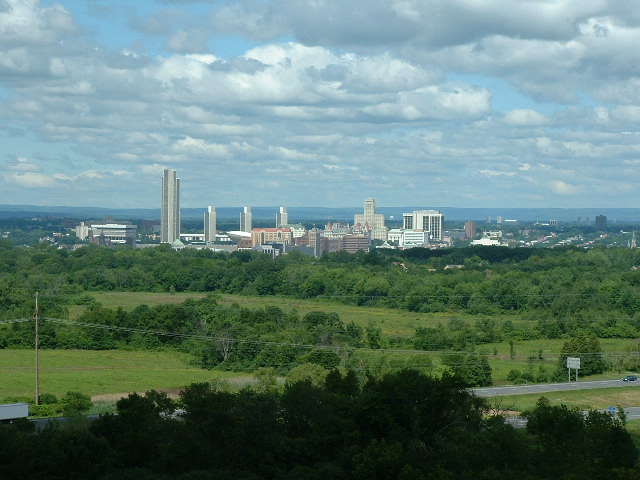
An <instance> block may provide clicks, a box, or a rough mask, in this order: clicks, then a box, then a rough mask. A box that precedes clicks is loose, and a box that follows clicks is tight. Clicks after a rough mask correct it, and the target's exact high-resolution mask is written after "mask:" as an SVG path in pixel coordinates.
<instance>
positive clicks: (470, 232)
mask: <svg viewBox="0 0 640 480" xmlns="http://www.w3.org/2000/svg"><path fill="white" fill-rule="evenodd" d="M464 234H465V236H466V237H467V238H469V239H471V238H474V237H475V236H476V222H475V221H474V220H469V221H468V222H466V223H465V224H464Z"/></svg>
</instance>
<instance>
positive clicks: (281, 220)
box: [276, 207, 289, 228]
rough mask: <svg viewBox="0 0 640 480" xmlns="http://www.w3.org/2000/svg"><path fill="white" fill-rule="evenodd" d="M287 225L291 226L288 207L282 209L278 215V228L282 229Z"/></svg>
mask: <svg viewBox="0 0 640 480" xmlns="http://www.w3.org/2000/svg"><path fill="white" fill-rule="evenodd" d="M285 225H289V212H287V207H280V210H279V211H278V213H277V214H276V228H282V227H284V226H285Z"/></svg>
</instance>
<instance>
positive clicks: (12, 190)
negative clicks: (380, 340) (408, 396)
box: [0, 0, 640, 209]
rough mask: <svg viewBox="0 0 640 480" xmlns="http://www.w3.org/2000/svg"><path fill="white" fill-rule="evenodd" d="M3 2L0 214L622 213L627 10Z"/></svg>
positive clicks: (634, 121)
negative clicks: (225, 210) (163, 201)
mask: <svg viewBox="0 0 640 480" xmlns="http://www.w3.org/2000/svg"><path fill="white" fill-rule="evenodd" d="M2 4H3V5H2V7H1V8H0V204H10V205H24V204H33V205H43V206H54V205H70V206H95V207H107V206H115V207H120V208H124V207H130V206H137V207H140V208H153V207H155V206H156V205H157V200H156V199H157V193H154V191H156V189H153V188H151V185H155V184H156V179H157V178H158V176H160V175H161V174H162V172H163V170H165V169H168V168H176V169H178V170H179V171H180V176H181V180H182V182H183V186H184V189H183V190H184V193H183V196H182V198H181V205H182V206H183V207H186V208H190V207H191V208H193V207H200V206H202V205H205V206H206V205H208V204H209V203H215V205H216V207H219V208H222V207H225V206H233V205H270V204H276V205H277V204H280V205H288V206H300V207H313V206H327V207H340V206H345V205H353V206H355V205H360V204H361V202H362V199H363V198H366V197H368V196H375V197H376V198H377V199H378V200H379V202H380V203H381V204H384V205H387V206H405V205H429V206H451V207H456V208H463V207H468V206H474V207H485V208H499V207H501V206H508V207H521V208H524V207H527V208H549V207H559V208H580V207H589V208H599V209H606V208H623V207H633V208H635V207H638V206H640V189H638V188H637V187H636V186H637V185H638V183H639V182H640V169H639V168H638V166H640V155H639V152H640V147H639V145H640V90H639V89H638V85H640V73H638V69H637V67H636V66H637V65H638V64H640V53H639V52H638V51H637V49H636V48H634V47H633V45H634V44H636V43H638V40H640V15H638V14H637V12H636V11H635V9H634V5H633V4H632V3H628V2H627V3H624V2H617V3H616V2H600V1H596V0H585V1H583V2H569V1H567V0H549V1H545V2H531V1H528V0H509V1H507V0H490V1H487V2H479V3H478V2H468V1H465V0H452V1H450V2H440V1H436V0H425V1H417V0H408V1H407V0H389V1H385V2H372V3H369V4H366V5H363V4H362V3H361V2H355V1H353V0H345V1H342V2H312V1H311V0H296V1H290V0H265V1H263V2H254V1H252V0H238V1H237V2H231V3H229V2H216V1H202V2H184V1H179V0H140V1H137V2H133V3H132V2H128V1H125V0H113V1H111V2H98V3H96V2H83V1H79V0H4V1H3V2H2ZM212 191H213V192H215V195H212V194H211V192H212Z"/></svg>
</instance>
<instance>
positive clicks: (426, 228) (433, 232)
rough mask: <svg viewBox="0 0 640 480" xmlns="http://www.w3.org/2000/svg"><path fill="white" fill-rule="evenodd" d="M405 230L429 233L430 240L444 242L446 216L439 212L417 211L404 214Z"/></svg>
mask: <svg viewBox="0 0 640 480" xmlns="http://www.w3.org/2000/svg"><path fill="white" fill-rule="evenodd" d="M402 219H403V222H402V223H403V228H404V229H405V230H415V231H416V232H428V233H429V240H431V241H434V240H435V241H438V242H442V241H443V239H444V215H443V214H442V213H440V212H439V211H438V210H415V211H413V212H412V213H403V214H402Z"/></svg>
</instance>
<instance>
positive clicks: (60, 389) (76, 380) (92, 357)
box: [0, 349, 247, 400]
mask: <svg viewBox="0 0 640 480" xmlns="http://www.w3.org/2000/svg"><path fill="white" fill-rule="evenodd" d="M189 359H190V357H189V356H188V355H184V354H181V353H177V352H158V351H125V350H102V351H87V350H41V351H40V393H53V394H54V395H56V396H58V397H62V396H63V395H64V394H65V393H67V392H69V391H79V392H82V393H84V394H86V395H90V396H92V397H95V396H98V395H106V394H114V393H130V392H145V391H147V390H151V389H156V390H161V389H180V388H183V387H185V386H187V385H189V384H191V383H194V382H211V381H214V380H217V379H230V380H231V379H232V378H236V379H239V378H240V377H241V376H240V375H239V374H237V373H235V374H230V373H226V372H215V371H209V370H203V369H201V368H197V367H193V366H191V365H190V364H189ZM0 375H2V378H3V381H2V382H0V400H1V399H4V398H6V397H9V396H11V397H15V396H26V397H32V396H33V395H34V394H35V385H36V383H35V354H34V352H33V350H16V349H3V350H0ZM244 377H245V379H246V378H247V376H244Z"/></svg>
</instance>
